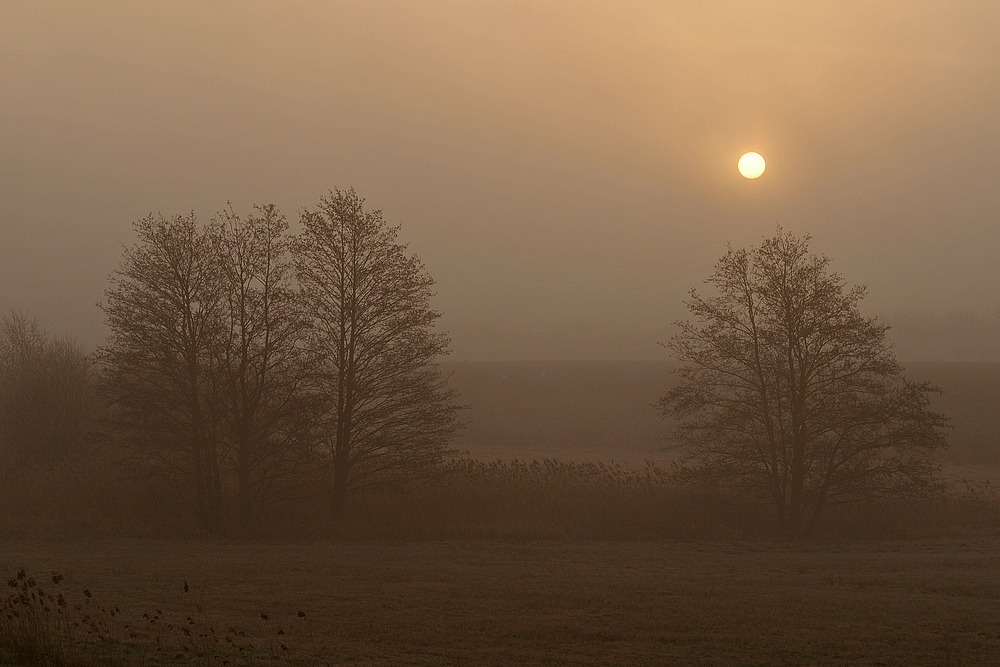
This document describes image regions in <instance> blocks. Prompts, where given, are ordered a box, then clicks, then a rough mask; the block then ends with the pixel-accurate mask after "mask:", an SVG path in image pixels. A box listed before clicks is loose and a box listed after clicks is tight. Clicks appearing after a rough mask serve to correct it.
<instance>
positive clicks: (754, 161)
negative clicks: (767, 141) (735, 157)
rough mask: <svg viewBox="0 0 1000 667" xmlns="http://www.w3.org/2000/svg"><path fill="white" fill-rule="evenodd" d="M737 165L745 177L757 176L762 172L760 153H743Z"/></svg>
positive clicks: (762, 159) (762, 165)
mask: <svg viewBox="0 0 1000 667" xmlns="http://www.w3.org/2000/svg"><path fill="white" fill-rule="evenodd" d="M737 167H738V168H739V170H740V173H741V174H743V176H745V177H746V178H757V177H758V176H760V175H761V174H763V173H764V158H762V157H761V156H760V153H744V155H743V157H741V158H740V162H739V164H738V165H737Z"/></svg>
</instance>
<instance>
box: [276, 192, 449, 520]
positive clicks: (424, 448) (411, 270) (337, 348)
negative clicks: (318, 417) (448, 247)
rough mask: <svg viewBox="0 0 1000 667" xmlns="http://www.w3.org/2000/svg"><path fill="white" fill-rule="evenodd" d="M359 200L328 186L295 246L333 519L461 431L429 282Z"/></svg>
mask: <svg viewBox="0 0 1000 667" xmlns="http://www.w3.org/2000/svg"><path fill="white" fill-rule="evenodd" d="M363 204H364V200H362V199H361V198H360V197H358V195H357V194H356V193H355V192H354V190H353V189H352V190H348V191H346V192H344V191H340V190H337V191H335V192H331V193H329V195H328V196H325V197H323V198H322V199H321V201H320V205H319V207H318V209H317V210H315V211H306V212H305V213H303V215H302V224H303V227H304V231H303V233H302V236H301V237H300V238H299V240H298V242H297V244H296V247H295V248H296V256H297V259H296V269H297V271H296V273H297V276H298V280H299V283H300V286H301V289H302V292H303V298H304V302H305V303H306V306H307V309H308V312H309V314H310V315H311V317H312V318H313V327H312V330H311V338H310V348H311V350H312V353H313V355H314V358H315V363H316V369H317V374H316V383H317V387H318V390H319V393H320V395H321V396H322V397H323V398H324V401H325V414H324V419H323V421H322V423H321V426H322V438H321V449H322V451H323V452H324V453H325V454H326V456H327V460H328V465H329V469H330V473H329V478H330V483H331V508H332V512H333V515H334V517H337V516H339V515H340V513H341V512H342V510H343V506H344V501H345V500H346V498H347V497H348V495H349V494H350V493H351V492H352V491H354V490H357V489H359V488H361V487H364V486H366V485H371V484H375V483H379V482H384V481H387V480H391V479H396V478H399V477H400V476H407V475H413V474H415V473H418V472H420V471H421V470H424V469H426V468H427V467H429V466H431V465H432V464H434V463H436V462H438V461H439V460H440V459H441V457H442V456H443V455H444V453H445V452H446V450H447V447H448V443H449V442H450V440H451V439H452V437H453V436H454V434H455V431H456V420H455V417H456V410H457V408H456V407H455V406H454V404H453V398H454V392H453V391H452V390H449V389H448V388H447V380H446V378H444V377H443V376H442V375H441V373H440V371H439V370H438V367H437V366H436V365H435V363H434V362H435V359H436V358H437V357H438V356H439V355H443V354H446V353H447V346H448V342H449V341H448V339H447V337H446V336H445V335H443V334H440V333H435V332H434V330H433V325H434V322H435V321H436V320H437V319H438V317H439V314H438V313H437V312H435V311H434V310H432V309H431V308H430V305H429V304H430V298H431V296H432V292H431V287H432V285H433V284H434V281H433V280H432V279H431V277H430V276H429V275H427V273H426V272H425V271H424V267H423V265H422V264H421V262H420V260H419V259H417V258H416V257H415V256H412V255H407V254H406V246H404V245H400V244H398V243H397V242H396V237H397V234H398V231H399V227H389V226H387V225H386V223H385V221H384V220H383V218H382V214H381V212H380V211H365V210H364V206H363Z"/></svg>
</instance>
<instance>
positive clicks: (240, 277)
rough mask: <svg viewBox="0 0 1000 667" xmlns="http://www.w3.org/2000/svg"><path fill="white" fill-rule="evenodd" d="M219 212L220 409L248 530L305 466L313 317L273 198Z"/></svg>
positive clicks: (310, 425)
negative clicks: (301, 295) (241, 211)
mask: <svg viewBox="0 0 1000 667" xmlns="http://www.w3.org/2000/svg"><path fill="white" fill-rule="evenodd" d="M255 211H256V214H252V215H250V216H248V217H246V218H245V219H244V218H240V217H239V216H237V215H234V214H233V212H232V210H231V209H230V210H227V211H224V212H223V213H222V214H220V216H219V225H218V234H219V244H218V248H219V259H220V266H221V268H222V278H223V281H222V282H223V284H222V293H223V295H224V304H223V309H222V310H223V320H224V331H223V335H222V339H221V341H220V347H219V349H218V351H217V354H218V356H219V364H218V369H219V374H220V378H221V380H222V385H223V388H224V391H223V396H222V398H223V400H222V401H221V403H220V406H219V409H220V414H221V415H222V418H223V420H224V422H225V424H226V427H227V428H226V432H227V439H228V440H229V442H230V443H231V445H232V448H231V452H232V457H233V464H234V468H235V472H236V481H237V496H238V505H239V517H240V523H241V526H242V528H243V530H244V531H247V530H248V529H249V528H250V525H251V522H252V520H253V519H254V517H255V516H256V515H257V514H258V513H259V512H260V510H261V509H263V507H264V506H265V505H267V504H268V502H269V501H270V500H271V499H272V497H273V495H274V494H275V493H276V492H277V491H278V489H279V485H278V483H279V482H281V481H282V480H285V479H287V478H288V477H289V476H290V475H293V474H294V473H295V472H296V467H299V468H301V467H302V464H303V463H304V461H303V460H302V459H303V456H302V455H303V453H304V452H305V451H306V447H307V437H308V435H309V433H310V431H311V429H312V424H311V423H310V419H311V418H312V417H313V416H314V415H313V414H312V413H311V411H310V407H311V404H310V401H309V399H310V396H309V394H307V392H306V391H305V389H306V383H305V379H306V377H307V374H306V370H307V365H306V358H305V356H304V354H303V350H302V349H301V344H302V343H303V342H304V340H303V333H304V330H305V324H306V319H305V317H304V315H303V312H302V308H301V307H300V303H299V299H298V295H297V293H296V291H295V289H294V286H293V285H292V283H291V278H292V275H291V274H292V270H291V264H290V259H291V258H290V255H289V252H288V247H289V242H290V238H289V237H288V235H287V233H286V232H287V229H288V224H287V222H286V221H285V217H284V216H283V215H281V214H280V213H279V212H278V210H277V209H276V208H275V207H274V206H273V205H268V206H258V207H255Z"/></svg>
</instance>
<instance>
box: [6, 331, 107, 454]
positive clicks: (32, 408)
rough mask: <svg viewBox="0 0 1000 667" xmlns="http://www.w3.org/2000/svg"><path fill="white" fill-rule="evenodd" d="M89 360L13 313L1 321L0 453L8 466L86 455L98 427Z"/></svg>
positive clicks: (72, 346)
mask: <svg viewBox="0 0 1000 667" xmlns="http://www.w3.org/2000/svg"><path fill="white" fill-rule="evenodd" d="M96 407H97V406H96V400H95V397H94V378H93V373H92V369H91V363H90V360H89V359H88V358H87V355H86V353H85V352H84V351H83V350H82V349H81V348H80V347H79V346H78V345H77V344H76V343H74V342H73V341H71V340H68V339H60V338H50V337H49V336H48V335H47V334H46V333H45V332H44V331H43V330H42V329H41V327H40V326H39V325H38V322H37V321H35V320H32V319H29V318H28V317H26V316H24V315H23V314H20V313H16V312H11V313H9V314H8V315H6V316H5V317H4V318H3V319H2V320H0V453H2V455H3V456H2V458H3V461H4V464H5V465H8V466H12V465H17V466H24V465H36V464H41V465H47V464H52V463H56V462H58V461H60V460H63V459H66V458H67V457H70V456H73V455H76V454H80V453H82V452H83V451H84V450H85V449H86V448H87V446H88V444H89V443H88V439H89V435H90V432H91V430H92V428H93V427H94V425H95V416H96V412H97V411H96Z"/></svg>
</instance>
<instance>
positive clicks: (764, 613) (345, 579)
mask: <svg viewBox="0 0 1000 667" xmlns="http://www.w3.org/2000/svg"><path fill="white" fill-rule="evenodd" d="M998 547H1000V541H998V540H996V539H992V540H981V541H930V542H911V543H873V544H852V545H846V546H845V545H831V544H826V545H781V544H748V543H730V544H716V543H704V544H700V543H676V542H666V543H664V542H626V541H618V542H607V541H598V542H590V541H561V542H520V543H519V542H496V541H493V542H482V541H480V542H475V541H467V542H449V541H446V542H409V543H406V542H403V543H401V542H385V541H383V542H341V543H309V544H293V545H243V544H223V543H215V544H207V543H198V542H161V541H122V540H110V541H87V542H77V541H73V542H39V541H31V542H27V541H5V542H0V554H2V555H0V571H4V572H14V571H16V569H17V568H18V567H21V566H24V567H26V568H27V569H28V570H29V571H34V572H49V571H50V570H59V571H61V572H64V573H65V576H66V581H65V585H66V587H67V588H68V589H70V590H74V591H75V590H82V589H83V588H87V589H88V590H92V591H93V596H94V600H102V601H105V603H106V604H109V603H113V604H115V605H118V606H120V609H121V618H122V622H128V623H131V624H133V626H134V625H135V624H139V625H141V623H142V622H143V619H142V617H141V614H142V613H147V612H148V610H150V609H161V610H162V619H163V622H166V621H169V622H171V623H175V624H178V625H182V624H183V623H185V619H186V617H187V616H189V615H191V614H192V611H195V612H196V613H198V614H200V616H198V618H196V619H195V620H196V621H197V623H198V627H199V628H204V627H206V626H207V624H211V625H212V626H213V627H215V628H217V629H222V628H229V627H233V628H235V629H238V630H240V631H243V632H245V633H246V635H247V637H245V638H244V639H245V641H246V642H250V643H253V644H254V647H255V648H254V650H253V652H248V653H245V654H239V657H237V656H236V655H234V657H233V660H234V662H232V663H231V664H240V663H239V662H238V661H236V660H237V659H240V660H244V662H245V663H246V664H267V663H272V662H281V663H283V664H310V665H311V664H317V665H318V664H347V665H442V664H443V665H507V664H526V665H605V664H623V665H626V664H628V665H632V664H685V665H774V664H779V665H781V664H786V665H800V664H801V665H806V664H808V665H814V664H815V665H943V664H956V665H958V664H961V665H977V664H981V665H992V664H1000V624H998V621H997V619H998V618H1000V562H998V560H997V557H996V554H997V553H998ZM185 580H186V581H187V582H189V583H190V588H191V590H190V592H188V593H185V592H184V590H183V585H184V582H185ZM198 608H200V609H201V611H200V612H198V611H197V609H198ZM299 610H302V611H304V612H305V613H306V614H307V618H306V619H298V618H297V612H298V611H299ZM261 611H264V612H265V613H266V614H267V616H268V620H266V621H265V620H263V619H262V618H261V616H260V612H261ZM297 620H304V621H307V622H303V623H299V624H298V625H296V621H297ZM278 626H281V627H282V628H283V629H285V632H286V634H285V635H282V640H283V641H286V642H287V645H288V647H289V650H288V651H280V649H276V648H275V638H276V637H275V629H276V627H278ZM142 632H143V633H144V636H146V637H147V639H148V637H149V636H150V635H149V634H148V631H147V630H146V629H143V630H142ZM225 632H227V630H222V631H221V633H220V634H224V633H225ZM126 643H127V642H126ZM140 649H141V646H138V647H134V648H133V649H132V650H134V653H133V655H134V656H135V657H136V658H137V659H136V660H135V661H134V662H132V663H129V664H148V665H159V664H192V662H193V660H192V658H191V654H188V655H181V654H180V653H177V654H174V653H169V652H161V653H159V654H157V653H155V652H151V651H150V650H148V644H147V648H146V649H144V650H140ZM251 653H252V657H247V656H250V655H251ZM140 656H141V658H142V659H141V660H139V659H138V657H140ZM178 656H179V657H178ZM194 664H197V663H196V662H195V663H194ZM219 664H221V663H219Z"/></svg>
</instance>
